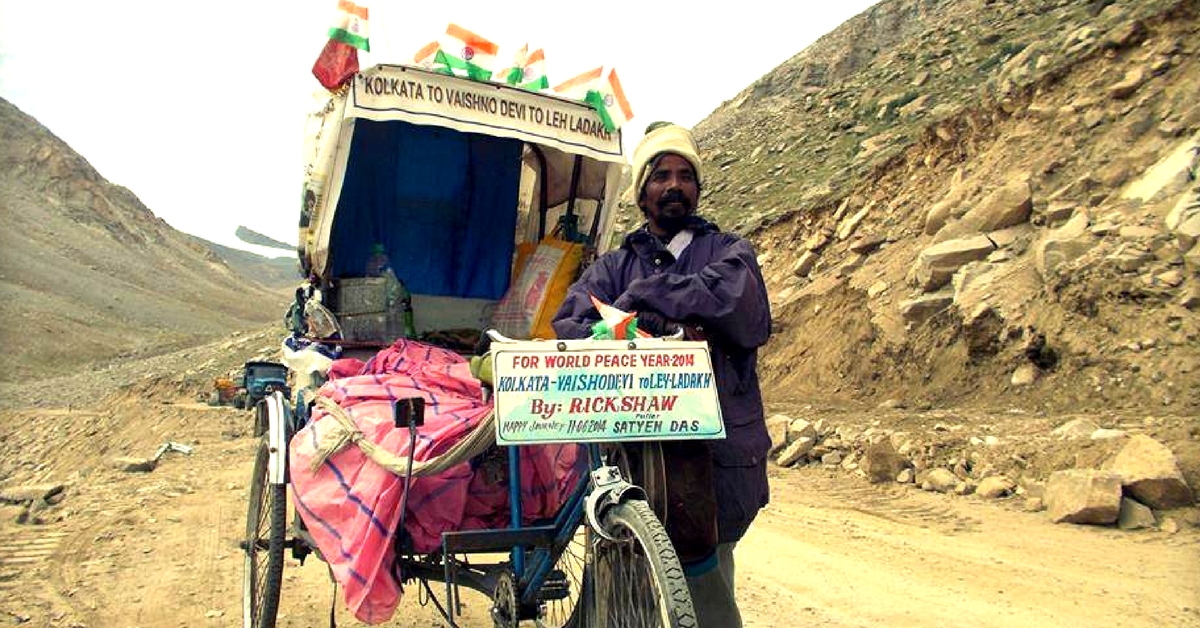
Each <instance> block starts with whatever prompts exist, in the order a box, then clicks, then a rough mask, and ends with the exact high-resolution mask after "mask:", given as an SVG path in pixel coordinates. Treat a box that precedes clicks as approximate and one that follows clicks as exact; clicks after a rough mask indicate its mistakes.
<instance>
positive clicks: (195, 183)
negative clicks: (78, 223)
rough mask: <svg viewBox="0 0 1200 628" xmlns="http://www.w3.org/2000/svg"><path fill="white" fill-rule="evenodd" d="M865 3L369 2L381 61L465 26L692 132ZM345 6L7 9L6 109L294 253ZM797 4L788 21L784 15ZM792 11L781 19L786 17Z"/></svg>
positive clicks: (86, 3)
mask: <svg viewBox="0 0 1200 628" xmlns="http://www.w3.org/2000/svg"><path fill="white" fill-rule="evenodd" d="M872 4H874V2H872V1H870V0H841V1H839V2H795V3H781V2H774V1H770V2H769V1H766V0H740V1H734V2H722V3H696V2H686V3H685V2H661V1H660V2H646V1H645V0H641V1H625V0H615V1H610V2H606V3H586V2H571V3H567V2H543V1H540V0H527V1H526V2H520V3H508V2H477V1H474V0H462V1H459V2H453V3H440V2H403V3H401V2H388V3H386V4H385V3H382V2H374V3H371V2H367V6H368V7H369V8H370V12H371V19H370V39H371V53H370V54H365V55H363V56H362V57H361V60H362V62H363V65H368V64H371V63H382V62H401V61H407V60H409V59H411V57H412V54H413V53H414V52H415V51H416V50H417V49H418V48H420V47H421V46H422V45H424V44H425V43H427V42H429V41H432V40H434V39H436V38H437V37H438V35H439V34H441V33H442V32H444V31H445V28H446V25H447V23H449V22H455V23H457V24H459V25H461V26H464V27H466V28H468V29H470V30H473V31H475V32H477V33H478V34H480V35H483V36H485V37H487V38H489V39H491V40H492V41H494V42H496V43H498V44H499V45H500V47H501V52H500V60H501V61H508V60H509V59H510V57H511V54H510V51H511V50H513V49H515V48H517V47H519V46H521V45H522V44H524V43H526V42H528V43H529V44H530V49H534V48H538V47H541V48H544V49H545V51H546V73H547V75H548V76H549V78H550V83H551V85H554V84H557V83H558V82H561V81H563V80H565V79H567V78H570V77H573V76H575V75H576V74H578V73H580V72H583V71H585V70H588V69H590V68H592V67H595V66H598V65H603V64H608V65H611V66H614V67H615V68H616V69H617V71H618V74H619V75H620V77H621V80H622V84H623V86H624V88H625V93H626V96H627V97H628V98H629V101H630V104H631V106H632V107H633V111H634V118H633V119H632V120H631V121H630V122H629V123H628V125H627V126H626V129H625V150H626V153H627V154H629V153H632V150H633V146H634V142H635V141H636V139H637V138H638V137H640V131H641V130H642V129H643V128H644V127H645V125H646V124H648V123H650V122H653V121H655V120H672V121H675V122H678V123H680V124H683V125H685V126H689V127H690V126H693V125H695V124H696V123H698V122H700V121H701V120H702V119H704V118H705V117H706V116H707V115H708V114H709V113H711V112H712V111H713V110H714V109H716V108H717V107H718V106H720V104H721V103H722V102H724V101H726V100H728V99H730V98H732V97H734V96H735V95H737V93H738V92H740V91H741V90H742V89H743V88H745V87H747V86H748V85H749V84H750V83H752V82H753V81H755V80H756V79H758V78H759V77H761V76H762V75H764V74H766V73H767V72H769V71H770V70H771V69H773V68H774V67H776V66H778V65H779V64H780V63H782V62H784V61H786V60H787V59H789V58H790V57H792V56H793V55H795V54H796V53H798V52H800V51H801V50H803V49H804V48H805V47H806V46H808V45H809V44H811V43H812V42H813V41H815V40H816V39H817V38H819V37H820V36H821V35H823V34H825V33H827V32H829V31H830V30H832V29H834V28H835V27H837V25H839V24H841V23H842V22H844V21H846V20H847V19H849V18H851V17H853V16H854V15H857V14H858V13H860V12H862V11H864V10H866V9H867V8H868V7H870V6H871V5H872ZM336 6H337V2H336V0H295V1H289V2H282V1H279V2H275V1H264V0H251V1H250V2H245V1H242V2H233V1H231V0H207V1H205V2H195V3H177V2H168V3H162V2H151V1H149V0H103V1H94V0H37V1H32V2H31V1H30V0H0V96H2V97H3V98H5V99H7V100H8V101H9V102H11V103H13V104H14V105H16V106H17V107H19V108H20V109H21V110H22V111H24V112H25V113H27V114H29V115H31V116H33V117H34V118H36V119H37V120H38V121H39V122H40V123H41V124H43V125H44V126H46V127H47V128H48V129H50V131H52V132H53V133H54V134H55V135H57V136H58V137H60V138H61V139H63V140H64V141H66V142H67V143H68V144H70V146H71V147H72V148H73V149H75V150H76V151H77V152H79V153H80V154H81V155H83V157H84V158H86V159H87V160H88V161H89V162H91V164H92V165H93V166H94V167H95V168H96V169H97V170H98V171H99V172H100V174H101V175H103V176H104V177H105V178H107V179H108V180H109V181H111V182H113V183H116V184H118V185H123V186H125V187H127V188H129V189H131V190H132V191H133V192H134V193H135V194H136V195H137V196H138V197H139V198H141V200H142V202H144V203H145V204H146V206H147V207H149V208H150V210H151V211H153V212H154V213H155V214H156V215H157V216H159V217H161V218H163V219H164V220H166V221H167V222H168V223H169V224H171V226H173V227H175V228H176V229H179V230H181V231H185V232H187V233H191V234H194V235H197V236H200V237H202V238H206V239H208V240H212V241H214V242H217V243H219V244H224V245H228V246H236V247H239V248H250V247H247V246H245V245H244V244H242V243H241V242H240V241H239V240H238V239H237V238H236V237H235V236H234V230H235V229H236V228H237V226H238V225H239V224H240V225H245V226H246V227H249V228H250V229H253V230H255V231H258V232H261V233H264V234H266V235H268V236H270V237H272V238H275V239H277V240H281V241H284V242H287V243H289V244H291V243H294V242H295V241H296V227H295V225H296V222H297V215H298V211H299V209H298V199H299V194H300V187H301V182H302V177H301V175H302V171H301V147H302V143H303V135H302V134H303V125H304V120H305V116H306V114H307V113H308V112H309V111H310V110H311V109H312V108H313V106H314V103H315V102H316V100H315V99H314V94H315V93H317V92H318V91H319V90H321V89H322V88H321V86H320V84H319V83H317V81H316V79H314V78H313V76H312V74H311V68H312V63H313V61H314V60H315V59H316V57H317V54H318V53H319V52H320V50H321V47H322V46H323V45H324V44H325V42H326V41H327V37H326V31H327V29H328V27H329V25H330V22H331V19H332V17H333V14H334V9H335V7H336ZM785 7H786V9H785ZM785 10H786V14H784V13H781V12H782V11H785Z"/></svg>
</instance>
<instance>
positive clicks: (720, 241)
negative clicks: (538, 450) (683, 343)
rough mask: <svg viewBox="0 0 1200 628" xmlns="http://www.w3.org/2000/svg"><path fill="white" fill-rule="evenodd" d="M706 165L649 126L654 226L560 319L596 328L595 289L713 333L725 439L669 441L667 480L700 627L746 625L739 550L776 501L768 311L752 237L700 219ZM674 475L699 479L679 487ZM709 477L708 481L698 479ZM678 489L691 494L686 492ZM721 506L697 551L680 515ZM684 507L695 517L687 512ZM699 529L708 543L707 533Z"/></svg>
mask: <svg viewBox="0 0 1200 628" xmlns="http://www.w3.org/2000/svg"><path fill="white" fill-rule="evenodd" d="M701 172H702V169H701V165H700V157H699V155H698V152H697V150H696V144H695V142H694V141H693V139H692V136H691V134H690V133H689V132H688V131H687V130H686V129H684V128H682V127H679V126H677V125H674V124H669V123H654V124H652V125H650V127H649V128H647V129H646V135H645V137H644V138H643V139H642V141H641V143H640V144H639V145H638V147H637V149H636V150H635V151H634V156H633V188H632V192H633V194H634V196H635V198H636V199H637V203H638V206H639V207H640V208H641V210H642V213H643V215H644V216H645V217H646V222H645V224H644V225H642V227H641V228H639V229H638V230H636V231H634V232H633V233H630V234H629V235H627V236H626V237H625V239H624V241H623V243H622V244H621V247H620V248H619V249H617V250H615V251H611V252H609V253H606V254H605V255H603V256H601V257H600V258H599V259H598V260H596V262H595V263H594V264H592V265H591V266H590V267H589V268H588V269H587V271H586V272H584V274H583V276H582V277H581V278H580V279H579V281H578V282H576V283H575V284H574V285H573V286H572V287H571V289H570V291H569V292H568V294H567V297H566V300H565V301H564V302H563V304H562V306H561V307H560V308H559V310H558V312H557V314H556V315H555V317H554V323H553V324H554V329H555V331H556V332H557V334H558V337H559V338H586V337H588V336H590V335H591V328H592V325H593V324H594V323H595V322H596V321H597V320H599V318H600V315H599V313H598V312H597V311H596V309H595V307H594V306H593V305H592V301H591V299H590V297H589V295H595V296H596V298H598V299H599V300H600V301H602V302H605V303H611V304H612V305H613V306H615V307H617V308H620V309H622V310H625V311H634V312H637V314H638V319H639V327H641V328H642V329H644V330H647V331H650V332H651V333H654V334H655V335H667V334H669V333H671V332H672V331H675V330H678V329H679V328H680V326H682V327H683V329H685V330H686V332H687V336H688V337H689V338H703V339H706V340H707V341H708V343H709V347H710V349H711V353H712V361H713V371H714V376H715V379H716V384H717V393H718V397H719V398H720V404H721V414H722V416H723V418H724V421H725V431H726V438H725V439H724V440H719V441H708V442H703V441H700V443H701V445H702V446H701V449H702V454H703V455H702V456H700V457H697V456H696V455H695V451H694V448H695V447H697V446H700V445H697V444H696V442H695V441H692V442H680V443H670V444H664V447H663V449H664V458H665V465H666V467H667V470H666V475H667V476H668V488H669V489H672V490H676V493H677V495H676V496H675V497H671V496H668V498H667V499H668V520H667V527H668V531H669V532H671V533H672V534H671V536H672V540H673V541H675V544H676V546H677V548H678V547H680V546H681V544H682V545H684V546H685V547H686V548H687V551H680V554H681V559H683V560H684V563H685V565H684V568H685V571H687V572H688V585H689V588H690V589H691V590H692V601H693V603H694V604H695V606H696V611H697V614H698V615H699V619H700V625H701V626H705V627H716V626H721V627H728V626H741V616H740V614H739V612H738V609H737V604H736V601H735V598H734V595H733V593H734V580H733V575H734V574H733V547H734V545H735V544H736V543H737V541H738V540H739V539H741V538H742V535H744V534H745V532H746V530H747V528H748V527H749V526H750V523H751V521H753V520H754V517H755V515H757V514H758V510H759V509H760V508H762V507H763V506H764V505H766V503H767V499H768V489H767V475H766V458H767V452H768V450H769V449H770V437H769V436H768V435H767V429H766V422H765V420H764V418H763V406H762V395H761V393H760V391H759V385H758V373H757V370H756V366H757V359H758V353H757V349H758V347H760V346H762V345H763V344H765V343H766V342H767V339H768V337H769V336H770V325H771V314H770V306H769V305H768V303H767V291H766V286H765V284H764V283H763V279H762V272H761V270H760V269H759V267H758V262H757V259H756V255H755V253H754V249H753V247H751V245H750V243H749V242H747V241H746V240H744V239H742V238H740V237H738V236H736V235H733V234H730V233H724V232H721V231H720V230H719V229H718V228H717V226H716V225H714V224H712V223H710V222H708V221H706V220H704V219H702V218H700V217H699V216H696V208H697V205H698V204H699V201H700V188H701V183H702V180H703V179H702V176H701ZM689 447H691V448H692V449H691V450H689ZM672 452H674V454H672ZM698 463H699V464H701V465H702V466H703V467H704V468H703V469H702V470H701V471H702V472H701V473H697V472H696V465H697V464H698ZM681 467H683V468H686V471H681V470H680V469H681ZM673 471H674V472H675V473H673ZM673 475H674V477H676V478H678V477H680V476H686V477H687V478H689V479H690V480H692V481H690V482H684V483H676V484H672V483H671V481H670V478H671V477H672V476H673ZM705 477H709V478H711V481H710V482H704V481H695V480H696V479H698V478H705ZM697 484H700V485H703V486H701V487H699V488H701V489H703V490H706V491H707V492H708V496H709V497H708V499H707V500H706V499H704V498H703V496H700V497H697V495H696V494H695V488H697V487H696V486H695V485H697ZM689 485H690V486H689ZM709 486H711V490H708V489H709ZM681 492H682V493H686V495H685V496H684V497H679V496H678V493H681ZM714 500H715V504H713V501H714ZM706 501H707V502H708V503H707V505H706V503H705V502H706ZM714 506H715V511H716V512H715V516H711V517H710V518H711V519H715V523H716V525H715V528H716V530H715V534H713V535H712V541H713V543H710V544H709V547H708V551H707V553H705V552H697V551H695V550H696V547H695V543H689V542H688V541H689V540H688V539H681V538H680V534H679V533H678V530H677V529H676V530H672V526H673V522H674V523H676V525H677V522H678V521H679V520H689V522H695V521H698V520H699V521H702V520H703V519H704V518H705V516H706V515H705V510H706V508H707V509H708V512H709V513H710V514H711V510H712V509H713V508H714ZM679 508H685V509H687V510H688V512H687V514H686V515H684V516H682V517H681V516H679V515H680V513H679V512H678V511H677V509H679ZM701 527H703V526H701ZM699 537H700V538H701V539H703V537H704V534H703V530H701V531H700V533H699ZM692 540H695V539H694V538H693V539H692ZM712 545H715V548H713V547H712Z"/></svg>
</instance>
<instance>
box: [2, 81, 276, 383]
mask: <svg viewBox="0 0 1200 628" xmlns="http://www.w3.org/2000/svg"><path fill="white" fill-rule="evenodd" d="M0 137H2V139H0V191H2V193H0V217H2V220H3V222H4V229H2V230H0V320H3V321H4V326H3V328H0V333H2V334H3V342H4V347H5V349H6V350H5V351H4V352H3V355H0V373H2V374H0V381H17V380H21V379H27V378H30V377H39V376H44V375H49V374H55V373H63V372H70V371H72V370H76V369H79V368H80V367H81V366H84V365H88V368H95V367H96V366H95V365H96V364H98V363H102V362H103V361H105V360H111V359H114V358H118V357H132V356H147V355H155V354H157V353H161V352H164V351H168V350H171V349H176V348H179V347H183V346H189V345H192V344H196V343H197V342H200V341H203V340H208V339H212V338H215V337H222V336H225V335H227V334H229V333H230V332H231V331H234V330H239V329H246V328H251V327H260V326H262V325H263V324H265V323H267V322H268V321H275V320H277V319H278V318H279V316H280V315H281V312H282V311H283V308H284V306H285V304H286V301H287V295H286V293H285V292H283V291H272V290H270V289H268V288H266V287H264V286H262V285H259V284H257V283H253V282H248V281H247V280H245V279H244V278H242V277H240V276H238V275H237V274H236V273H235V272H234V271H233V270H231V269H230V266H229V265H227V264H226V263H225V262H223V261H222V260H221V259H220V258H219V257H218V256H217V255H216V254H215V253H214V252H213V251H212V250H211V249H209V248H207V247H204V246H202V245H200V244H198V243H196V242H195V241H194V240H193V239H192V238H191V237H190V236H187V235H184V234H182V233H180V232H178V231H176V230H175V229H173V228H171V227H170V226H169V225H167V224H166V223H165V222H164V221H162V220H161V219H160V218H158V217H156V216H155V215H154V214H153V212H151V211H150V210H149V209H148V208H147V207H146V206H144V205H143V204H142V203H141V201H139V200H138V198H137V197H136V196H135V195H134V194H133V193H132V192H130V191H129V190H127V189H125V188H123V187H120V186H118V185H114V184H112V183H110V182H108V181H107V180H105V179H104V177H102V176H101V175H100V174H99V173H98V172H96V170H95V169H94V168H93V167H92V166H91V165H90V164H89V163H88V162H87V160H85V159H84V158H83V157H81V156H80V155H78V154H76V153H75V152H74V151H73V150H71V148H70V147H69V146H67V145H66V144H65V143H64V142H62V141H61V140H60V139H59V138H57V137H55V136H54V135H53V134H52V133H51V132H50V131H48V130H46V129H45V128H44V127H42V126H41V125H40V124H38V122H37V121H36V120H34V119H33V118H31V117H29V116H28V115H26V114H24V113H23V112H21V111H20V110H19V109H18V108H17V107H15V106H13V105H12V104H11V103H9V102H7V101H4V100H0ZM98 361H99V362H98Z"/></svg>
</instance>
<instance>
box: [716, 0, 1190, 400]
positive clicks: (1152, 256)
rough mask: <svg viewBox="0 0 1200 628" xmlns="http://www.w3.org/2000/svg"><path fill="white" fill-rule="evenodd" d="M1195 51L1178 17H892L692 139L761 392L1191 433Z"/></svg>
mask: <svg viewBox="0 0 1200 628" xmlns="http://www.w3.org/2000/svg"><path fill="white" fill-rule="evenodd" d="M1198 29H1200V3H1198V2H1196V1H1195V0H1185V1H1168V0H1151V1H1144V0H1139V1H1136V2H1134V1H1128V2H1111V1H1105V2H1092V3H1080V2H1065V1H1057V0H1023V1H1018V2H1004V3H1000V2H985V1H983V0H978V1H976V0H959V1H949V0H940V1H939V0H928V1H911V0H890V1H886V2H882V3H880V4H879V5H876V6H875V7H873V8H872V9H870V10H869V11H867V12H865V13H864V14H862V15H860V16H858V17H856V18H854V19H852V20H850V21H849V22H847V23H846V24H844V25H843V26H841V27H839V28H838V29H837V30H835V31H834V32H833V33H831V34H829V35H827V36H826V37H824V38H822V39H821V40H820V41H818V42H817V43H816V44H814V45H813V46H812V47H810V48H809V49H807V50H805V51H804V52H803V53H801V54H800V55H797V57H795V58H794V59H792V60H791V61H789V62H787V63H785V64H784V65H782V66H781V67H780V68H778V69H776V70H775V71H773V72H772V73H770V74H768V75H767V76H765V77H764V78H763V79H761V80H760V81H758V82H756V83H755V84H754V85H752V86H751V87H749V88H747V89H746V90H745V91H743V92H742V93H741V94H740V95H739V96H738V97H737V98H735V99H734V100H732V101H730V102H729V103H726V104H725V105H724V106H722V107H721V108H720V109H718V110H717V111H716V112H714V113H713V114H712V116H710V117H709V118H708V119H707V120H705V121H704V122H703V123H701V124H700V125H699V126H698V127H697V136H698V138H699V141H700V144H701V148H702V152H703V157H704V158H705V159H706V163H708V164H711V167H710V168H709V173H710V174H709V176H708V179H707V181H706V188H707V189H706V197H705V199H704V201H703V202H702V206H703V207H702V210H703V211H707V212H708V213H709V214H710V215H713V216H715V217H716V218H717V219H718V220H719V221H720V222H722V224H725V226H732V227H734V228H735V229H737V230H739V231H742V232H744V233H748V234H750V236H751V237H752V238H753V239H754V241H755V243H756V245H757V246H758V249H759V252H760V254H761V261H762V263H763V266H764V272H765V274H766V276H767V279H768V283H769V286H770V288H771V292H772V299H773V304H774V314H775V318H776V324H777V328H776V332H777V333H776V334H775V336H774V337H773V338H772V340H771V343H770V344H769V345H768V347H767V349H766V350H765V351H764V353H763V375H764V379H765V381H766V384H767V387H768V394H769V395H770V396H772V397H773V398H776V399H785V398H790V399H796V400H803V399H810V400H831V399H832V400H837V399H840V400H842V401H849V402H857V403H868V404H871V405H874V404H878V403H879V402H882V401H885V400H890V403H891V404H892V405H897V404H899V405H907V406H910V407H920V406H924V407H930V406H936V407H945V406H948V405H954V404H959V403H971V404H977V405H978V404H982V405H984V406H990V407H995V408H1009V407H1019V408H1025V409H1028V410H1055V411H1063V410H1072V411H1074V410H1092V411H1102V410H1109V409H1113V408H1116V407H1121V408H1125V409H1135V408H1140V409H1143V410H1144V411H1145V412H1148V413H1161V412H1167V413H1185V414H1192V415H1194V414H1195V413H1196V412H1197V410H1198V409H1200V397H1197V396H1196V395H1195V394H1191V393H1189V391H1194V390H1196V389H1197V387H1198V386H1200V325H1198V317H1197V315H1196V311H1195V308H1196V307H1197V303H1198V302H1200V293H1198V292H1197V291H1198V290H1200V281H1198V277H1197V272H1198V268H1200V250H1198V249H1197V248H1196V241H1197V236H1198V235H1200V231H1198V229H1200V200H1198V192H1197V188H1196V185H1197V184H1196V181H1194V180H1193V178H1194V176H1195V173H1196V164H1197V161H1196V159H1197V157H1196V155H1197V151H1198V150H1200V148H1198V147H1197V141H1198V139H1197V133H1198V131H1200V101H1197V98H1196V95H1197V94H1198V93H1200V79H1197V77H1200V58H1198V54H1200V36H1198V32H1200V31H1198ZM703 208H706V209H703Z"/></svg>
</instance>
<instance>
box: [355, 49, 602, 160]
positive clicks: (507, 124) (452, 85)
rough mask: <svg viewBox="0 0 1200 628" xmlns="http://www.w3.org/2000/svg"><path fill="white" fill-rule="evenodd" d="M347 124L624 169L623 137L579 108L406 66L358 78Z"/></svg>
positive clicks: (592, 113) (369, 71) (385, 68)
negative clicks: (386, 123) (545, 150)
mask: <svg viewBox="0 0 1200 628" xmlns="http://www.w3.org/2000/svg"><path fill="white" fill-rule="evenodd" d="M349 98H350V100H349V103H348V104H347V106H346V113H345V115H346V117H354V118H366V119H369V120H380V121H381V120H404V121H407V122H412V123H414V124H436V125H438V126H444V127H449V128H453V129H456V130H459V131H464V132H476V133H483V134H486V135H492V136H497V137H510V138H514V139H519V140H523V141H527V142H532V143H536V144H544V145H548V146H555V147H556V148H559V149H560V150H564V151H566V152H569V153H576V154H583V155H587V156H590V157H593V158H595V159H601V160H604V161H618V162H622V161H623V160H624V156H623V154H622V152H621V135H620V131H619V130H618V131H616V132H614V133H609V132H608V131H606V130H604V123H603V122H601V120H600V116H599V115H598V114H597V113H596V110H595V109H592V108H591V107H590V106H588V105H585V104H583V103H580V102H576V101H573V100H565V99H562V98H558V97H555V96H550V95H546V94H539V93H534V92H529V91H525V90H522V89H517V88H515V87H511V86H509V85H504V84H502V83H491V82H486V81H473V80H470V79H466V78H460V77H454V76H449V75H446V74H439V73H436V72H428V71H425V70H420V69H417V68H413V67H409V66H403V65H377V66H374V67H371V68H367V69H366V70H363V71H362V72H361V73H359V74H358V75H357V76H355V78H354V81H353V82H352V83H351V89H350V94H349Z"/></svg>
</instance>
